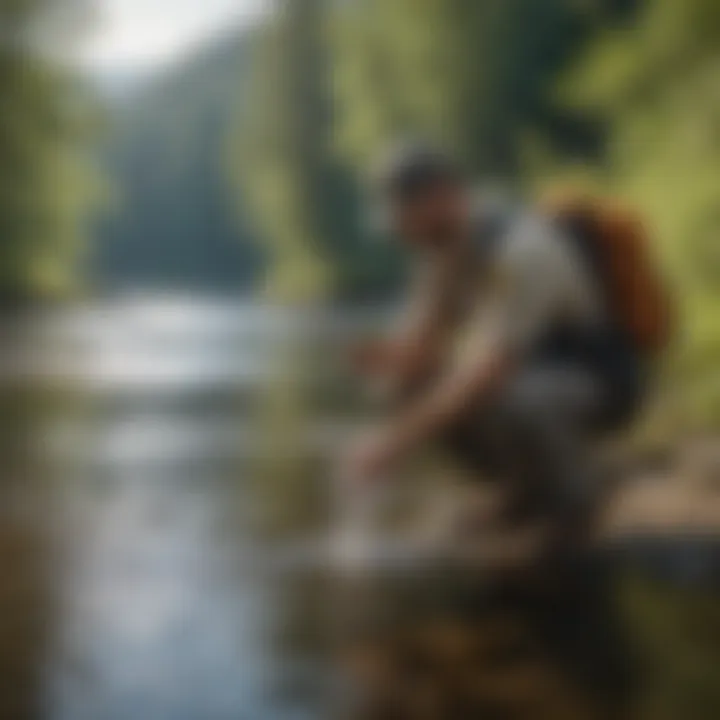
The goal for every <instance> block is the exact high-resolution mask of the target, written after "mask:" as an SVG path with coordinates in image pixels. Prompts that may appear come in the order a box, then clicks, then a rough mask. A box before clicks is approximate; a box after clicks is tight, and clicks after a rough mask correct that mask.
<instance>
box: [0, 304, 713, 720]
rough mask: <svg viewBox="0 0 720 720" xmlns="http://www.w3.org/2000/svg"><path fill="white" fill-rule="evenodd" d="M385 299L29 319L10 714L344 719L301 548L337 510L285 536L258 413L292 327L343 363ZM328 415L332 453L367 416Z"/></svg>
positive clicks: (18, 460)
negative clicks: (362, 303) (349, 312)
mask: <svg viewBox="0 0 720 720" xmlns="http://www.w3.org/2000/svg"><path fill="white" fill-rule="evenodd" d="M372 315H373V314H369V315H367V316H365V317H361V316H358V317H354V318H352V319H350V318H347V317H343V318H338V317H332V316H329V317H325V318H323V319H322V321H320V320H318V319H317V318H311V317H309V316H307V315H297V314H295V315H292V316H288V314H286V313H281V312H278V311H273V310H268V309H263V308H259V307H254V306H251V305H246V304H239V303H230V302H217V301H212V302H211V301H203V302H200V301H197V300H193V301H189V300H180V299H165V300H158V299H150V298H135V299H127V300H118V301H114V302H108V303H106V304H104V305H100V306H96V307H93V308H90V309H80V310H74V311H70V312H66V313H62V314H60V315H57V314H55V315H54V316H52V317H51V318H49V319H45V320H44V321H43V322H42V323H41V322H39V321H37V322H34V323H33V325H32V327H31V332H30V333H29V334H30V335H31V337H30V338H28V337H26V336H27V335H28V333H27V332H26V333H24V334H23V342H24V343H25V344H24V345H23V348H24V350H26V351H27V350H28V349H29V352H23V353H20V357H21V359H20V361H18V360H17V358H16V359H15V360H16V363H15V364H16V365H19V367H15V368H14V371H15V372H16V373H17V374H18V375H19V376H20V377H22V378H23V380H22V386H21V387H22V388H24V389H23V390H19V391H18V392H22V393H25V395H24V396H23V398H22V399H21V400H19V401H18V400H17V399H16V398H14V396H13V393H6V395H7V396H8V397H7V398H6V399H5V404H6V406H7V408H4V413H3V418H4V420H5V422H4V427H3V433H4V437H3V449H4V452H5V455H6V476H7V477H6V480H5V485H4V495H5V496H6V498H5V502H4V505H3V530H2V533H3V539H2V543H1V544H0V563H2V567H3V577H4V585H5V589H4V590H3V591H2V593H0V601H1V602H0V618H1V622H2V628H1V629H2V633H1V634H0V658H1V665H2V667H0V671H2V679H1V680H0V685H2V692H0V697H1V698H2V702H1V703H0V717H2V718H5V717H8V718H11V719H14V718H19V719H22V718H25V717H41V718H48V720H85V719H87V720H106V719H107V720H115V719H117V720H135V719H136V718H137V719H140V718H142V719H144V718H148V719H152V720H166V719H167V720H224V719H227V720H231V719H232V720H238V719H244V718H247V719H248V720H275V719H277V720H295V719H300V718H308V719H310V718H312V719H314V718H323V717H329V716H331V715H332V711H331V709H330V708H331V707H332V708H334V707H335V706H336V703H337V699H338V695H339V694H342V690H341V689H339V686H338V682H339V680H338V677H337V673H335V672H333V670H334V667H333V662H334V659H333V657H332V654H331V653H330V652H329V649H328V643H329V638H330V635H331V634H332V629H333V628H332V627H331V626H332V622H331V620H332V619H333V616H334V611H335V609H336V606H337V604H338V602H339V600H338V597H339V596H338V595H336V594H335V593H336V591H337V586H336V583H335V582H334V580H333V578H332V577H331V575H332V573H330V566H329V563H328V561H327V560H328V558H327V557H325V556H324V555H323V554H322V551H319V553H314V552H313V551H312V550H306V551H302V548H308V547H309V548H312V547H315V546H314V545H313V542H315V540H312V538H315V539H317V538H327V537H328V530H329V525H328V521H329V515H328V513H327V511H326V510H324V509H323V510H318V508H317V507H316V504H315V503H312V502H310V503H305V504H303V503H299V504H297V506H295V505H293V510H292V512H291V514H290V517H291V522H290V525H289V527H288V526H287V522H286V525H285V527H284V531H283V533H282V534H278V535H277V537H275V536H273V535H272V534H268V532H267V531H266V528H267V526H268V517H267V515H268V512H270V513H272V509H273V508H274V506H275V505H283V504H287V503H283V500H284V497H283V495H284V494H285V491H284V489H283V487H282V485H280V486H277V485H274V486H273V487H272V488H268V487H265V486H264V485H263V484H262V483H261V482H258V479H257V477H256V473H255V472H254V470H255V469H256V468H257V467H258V462H260V461H262V459H263V457H265V456H267V455H268V454H273V453H276V454H277V453H278V452H279V449H278V448H279V447H280V446H282V442H281V441H280V440H278V441H277V442H276V441H274V440H273V438H272V437H271V438H269V439H268V437H267V432H265V433H264V434H263V433H261V432H259V429H258V423H257V418H256V412H255V411H254V408H255V407H256V400H257V397H258V394H259V393H261V392H264V388H267V387H270V386H272V385H273V384H274V383H277V382H281V381H282V379H283V378H284V377H285V374H286V372H287V370H288V367H287V362H286V360H287V358H286V355H287V351H288V347H292V346H293V342H294V340H295V341H296V340H298V339H299V340H301V341H302V342H301V343H300V345H302V346H311V347H315V348H316V349H317V347H320V346H321V345H322V346H323V347H324V345H323V344H325V343H327V348H328V349H327V350H326V351H325V352H321V353H319V354H318V357H320V358H324V359H325V360H328V358H330V359H332V357H333V351H332V348H335V354H336V351H337V348H338V347H339V343H341V342H342V338H343V336H345V335H347V334H348V333H352V332H354V330H355V329H357V326H358V325H360V326H365V325H368V324H371V323H372V322H373V317H372ZM293 339H294V340H293ZM288 343H290V344H288ZM296 344H297V343H296ZM332 365H333V363H332V361H330V362H329V363H328V367H327V368H320V367H315V368H314V370H315V372H314V373H313V376H314V379H317V377H322V378H323V379H324V380H325V381H327V382H331V380H332V377H333V370H332ZM339 382H341V381H339ZM11 385H12V383H11ZM38 397H39V398H40V399H38ZM48 398H49V400H48ZM18 408H21V411H18ZM21 419H22V422H20V420H21ZM315 420H316V421H315V422H313V423H311V424H308V426H307V428H304V430H303V432H304V436H303V439H302V442H303V443H305V444H306V445H307V446H308V448H309V451H310V452H311V453H314V454H317V455H318V456H327V455H328V454H329V453H330V451H331V449H333V448H336V447H337V445H338V443H339V442H341V441H342V438H343V437H344V435H345V434H346V430H347V427H348V426H349V425H351V423H346V422H345V421H344V420H340V419H338V417H337V416H334V415H331V414H330V413H329V412H328V413H327V414H326V415H325V416H324V415H322V414H320V415H319V416H318V417H316V418H315ZM301 481H303V480H302V479H301V478H298V479H297V482H301ZM318 481H319V482H320V484H321V485H322V484H324V483H327V481H328V478H326V477H323V478H319V479H318ZM287 495H288V496H289V497H290V498H297V497H303V495H304V490H303V489H302V488H300V489H298V487H288V488H287ZM270 525H272V523H270ZM317 547H318V548H321V547H322V543H321V542H318V544H317ZM293 558H294V560H293ZM668 717H673V716H672V715H669V716H668ZM697 717H698V718H704V717H706V715H700V714H698V715H697ZM707 717H711V716H710V715H708V716H707Z"/></svg>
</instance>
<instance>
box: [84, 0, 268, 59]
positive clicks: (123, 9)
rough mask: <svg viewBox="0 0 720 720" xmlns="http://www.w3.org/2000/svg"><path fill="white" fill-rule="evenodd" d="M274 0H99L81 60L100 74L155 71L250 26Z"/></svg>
mask: <svg viewBox="0 0 720 720" xmlns="http://www.w3.org/2000/svg"><path fill="white" fill-rule="evenodd" d="M271 2H272V0H97V5H98V10H99V13H98V14H99V19H98V26H97V28H96V29H95V31H94V32H93V34H92V36H91V38H90V39H89V41H88V43H87V45H86V46H84V47H83V50H82V54H81V61H82V64H83V65H84V66H86V67H87V68H88V69H89V70H91V71H93V72H98V73H112V72H118V73H122V72H133V73H138V72H152V71H154V70H157V69H159V68H161V67H162V66H164V65H168V64H170V63H172V62H173V61H175V60H177V59H179V58H181V57H182V56H183V55H185V54H187V53H188V52H191V51H192V50H193V48H195V47H197V46H198V45H199V44H202V43H203V42H205V41H207V40H208V39H209V38H211V37H212V36H214V35H219V34H221V33H222V32H223V31H226V30H228V29H231V28H236V27H240V26H242V25H247V24H248V23H251V22H253V20H255V19H257V18H258V17H259V16H260V15H261V14H262V13H263V12H266V11H267V10H268V9H269V7H270V5H271Z"/></svg>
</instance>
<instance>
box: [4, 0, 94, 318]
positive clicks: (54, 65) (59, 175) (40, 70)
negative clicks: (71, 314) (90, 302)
mask: <svg viewBox="0 0 720 720" xmlns="http://www.w3.org/2000/svg"><path fill="white" fill-rule="evenodd" d="M78 10H79V6H78V5H77V4H76V3H71V2H69V0H68V2H60V1H58V2H51V0H2V2H0V27H1V28H2V29H3V33H2V36H1V38H0V237H2V244H1V245H0V301H1V302H3V303H4V304H5V305H7V304H15V303H18V302H24V301H27V300H31V299H34V298H37V297H39V296H46V295H53V294H57V293H61V292H65V291H67V290H68V289H69V287H70V286H71V285H72V283H73V282H74V280H75V277H74V276H75V271H76V268H77V263H78V258H79V252H80V250H81V248H82V247H83V243H84V241H85V239H86V238H85V234H86V230H87V227H86V221H87V210H88V205H89V203H90V200H91V197H92V195H93V191H94V188H95V187H96V183H95V182H94V178H93V177H92V176H91V174H90V170H89V168H90V164H89V163H88V162H87V161H86V159H87V145H86V139H87V137H88V134H89V132H90V130H91V126H92V110H91V108H92V102H91V100H90V97H89V95H88V93H87V92H86V91H85V90H84V89H83V88H82V87H81V86H80V84H79V83H77V82H76V81H75V79H74V78H73V77H72V74H71V73H70V71H69V70H67V69H66V67H67V66H66V65H65V64H63V63H62V62H60V57H59V53H60V48H59V45H58V40H57V38H56V37H55V35H54V34H53V32H52V31H53V29H57V31H58V33H60V31H61V30H62V31H63V33H64V32H66V31H67V30H68V28H69V27H71V26H74V25H75V22H76V21H77V17H78V16H77V15H75V13H76V12H77V11H78ZM70 13H73V14H72V17H73V18H74V20H73V23H70V24H68V22H67V21H68V18H70V17H71V15H70ZM48 38H52V43H51V42H50V41H49V40H48Z"/></svg>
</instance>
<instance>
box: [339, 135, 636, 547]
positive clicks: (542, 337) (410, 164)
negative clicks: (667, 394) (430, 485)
mask: <svg viewBox="0 0 720 720" xmlns="http://www.w3.org/2000/svg"><path fill="white" fill-rule="evenodd" d="M380 175H381V176H380V178H379V189H380V191H381V193H382V194H383V196H384V200H385V202H386V204H387V206H388V212H389V219H390V221H391V224H392V228H393V230H394V232H395V234H396V235H397V236H398V237H399V238H400V239H401V240H402V241H403V242H404V243H405V244H406V245H407V247H408V248H409V249H410V250H412V251H413V252H414V253H415V254H416V255H417V256H418V258H419V261H420V262H419V264H420V269H419V272H418V277H417V280H416V289H415V292H414V293H412V301H411V308H410V311H409V313H408V315H407V316H406V320H405V322H404V324H403V326H402V327H401V328H400V329H399V331H398V332H397V333H396V336H395V338H394V339H392V340H390V341H388V342H387V343H385V344H383V345H381V346H379V347H375V348H373V349H372V350H370V351H368V352H365V353H363V354H362V357H361V360H362V362H363V365H364V366H365V369H366V370H370V371H372V372H375V373H378V374H381V375H383V376H384V377H385V378H386V379H388V380H390V381H391V385H392V386H393V388H394V390H395V393H396V395H397V396H398V397H402V398H403V402H402V403H401V404H400V405H399V410H398V411H397V412H396V413H395V414H394V415H393V417H391V418H390V420H389V421H388V422H386V423H385V424H384V425H382V426H381V427H379V428H377V429H375V430H373V431H372V432H371V433H369V435H368V436H367V437H365V438H363V439H361V441H360V442H359V443H358V444H357V445H356V447H354V448H353V449H352V451H351V452H350V454H349V456H348V457H347V458H346V461H345V467H344V474H345V476H346V477H350V478H352V479H355V480H358V481H372V480H375V479H377V478H380V477H381V476H383V475H385V474H387V473H388V472H390V471H391V470H392V469H393V467H394V466H396V465H397V464H398V463H399V462H400V461H401V460H402V459H404V458H405V457H407V456H408V455H409V454H410V453H412V452H413V451H415V450H417V449H419V448H421V447H424V446H426V445H427V444H428V443H433V442H437V441H442V442H444V443H445V444H446V445H448V446H449V447H450V448H452V449H453V450H454V451H455V452H456V454H457V456H458V457H459V458H460V459H462V460H465V461H466V462H468V463H469V464H470V465H471V467H472V468H473V469H474V470H476V471H478V472H482V473H485V474H489V475H492V476H496V477H497V478H498V479H499V480H500V481H501V482H502V483H503V487H504V488H505V490H506V491H507V498H508V501H507V503H506V507H505V512H504V514H505V515H506V516H507V517H508V518H513V519H519V518H523V519H525V518H529V517H533V518H535V519H540V520H542V521H543V522H545V523H546V524H547V526H548V527H549V528H551V534H552V540H551V542H552V543H553V544H559V545H562V544H563V543H567V541H568V540H569V539H570V537H577V535H578V534H579V533H583V532H585V531H586V530H587V529H588V523H589V520H590V514H591V512H592V510H593V508H594V506H595V504H596V503H595V498H596V493H597V492H598V490H599V487H598V485H599V480H598V478H597V477H596V475H597V473H596V471H595V470H594V466H593V463H592V462H591V461H589V459H588V450H589V449H590V448H591V446H592V442H593V440H594V438H595V436H596V432H597V431H598V429H599V428H601V427H603V426H608V425H609V424H611V423H612V424H614V425H615V426H617V425H618V424H619V422H620V421H625V420H627V419H628V418H629V417H630V416H631V415H632V411H633V410H634V409H635V408H636V407H637V404H638V401H639V399H640V397H641V395H642V385H643V377H644V368H643V367H642V365H641V363H640V361H639V358H638V357H637V355H636V354H635V353H634V352H633V351H632V348H630V346H629V344H628V343H627V342H626V341H625V339H624V336H623V335H622V333H620V332H618V331H617V328H616V324H615V323H614V322H613V321H612V319H611V317H610V314H609V311H608V307H607V303H606V299H605V297H604V294H603V292H602V291H601V289H600V288H599V284H598V282H597V278H596V277H595V275H594V273H593V269H592V267H591V266H590V265H591V263H589V262H588V259H587V258H586V257H584V256H583V253H582V252H580V251H579V250H578V246H577V244H576V243H575V242H574V241H573V238H572V237H571V232H569V231H568V230H567V229H566V228H564V227H562V226H561V225H560V224H559V223H556V222H554V221H553V220H552V219H551V218H550V217H549V216H547V217H546V216H545V215H544V214H543V213H542V212H540V211H537V210H535V209H533V208H527V207H511V206H508V207H501V206H496V207H493V206H492V204H489V203H487V202H485V203H483V202H482V201H481V202H478V201H477V199H476V198H475V196H474V193H473V192H472V190H471V188H470V186H469V184H468V183H467V182H466V180H465V178H464V177H463V175H462V173H461V172H460V171H459V169H458V168H457V166H455V164H454V163H453V162H452V161H451V160H450V159H449V158H448V157H446V156H445V155H443V154H442V153H440V152H437V151H435V150H433V149H431V148H425V147H408V148H403V149H401V150H400V151H398V152H396V153H394V154H393V156H392V157H391V158H390V160H389V161H388V162H387V163H386V164H385V165H384V168H383V171H382V172H381V173H380ZM460 339H461V340H460Z"/></svg>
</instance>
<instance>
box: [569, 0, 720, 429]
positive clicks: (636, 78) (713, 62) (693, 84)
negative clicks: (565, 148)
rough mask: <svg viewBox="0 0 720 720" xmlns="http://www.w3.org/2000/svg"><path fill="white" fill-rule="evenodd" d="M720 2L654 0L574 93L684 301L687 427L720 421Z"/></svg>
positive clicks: (612, 40) (582, 67)
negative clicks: (600, 131) (597, 124)
mask: <svg viewBox="0 0 720 720" xmlns="http://www.w3.org/2000/svg"><path fill="white" fill-rule="evenodd" d="M718 67H720V5H718V3H717V2H715V0H684V2H681V3H678V2H675V1H674V0H648V2H647V3H645V4H644V6H643V9H642V12H641V13H640V15H639V17H638V18H637V22H636V23H634V24H633V25H632V26H629V27H624V28H620V29H614V30H612V31H608V32H607V33H605V34H604V35H603V36H602V37H601V38H600V39H599V40H598V42H597V44H596V45H595V46H594V47H593V48H592V50H591V51H590V52H589V53H588V54H587V57H586V58H585V60H584V61H583V62H582V63H580V64H579V65H578V67H577V69H576V70H575V72H574V73H573V74H572V75H571V76H570V77H569V78H568V80H567V81H566V83H565V84H564V86H563V88H562V93H561V95H562V97H563V98H564V99H565V100H566V101H567V102H568V103H570V104H571V106H572V108H573V110H575V111H580V112H582V113H584V114H586V115H590V116H593V117H596V118H602V119H603V121H604V122H606V123H608V125H609V128H610V143H609V147H608V153H607V156H606V158H605V166H604V170H603V182H604V183H605V184H606V185H607V186H608V187H609V188H611V189H612V190H613V191H614V192H615V193H616V194H618V195H620V196H623V197H625V198H628V199H630V200H632V201H634V202H635V203H637V205H638V206H639V207H640V208H642V209H644V210H645V212H646V214H647V217H648V218H649V219H650V221H651V223H652V226H653V229H654V232H655V235H656V237H657V238H658V250H659V255H660V257H661V258H662V260H663V263H664V266H665V269H666V272H667V274H668V277H669V278H670V280H671V281H672V284H673V286H674V288H675V289H676V294H677V298H678V304H679V307H680V316H681V333H680V337H679V338H678V339H679V343H678V348H677V352H676V353H675V356H674V358H673V362H672V368H671V377H672V380H673V381H674V389H675V392H676V394H678V395H681V396H682V405H683V406H684V407H683V408H682V410H681V412H682V414H683V417H684V419H685V420H686V421H692V422H693V423H694V422H697V423H700V424H702V423H704V422H707V421H717V420H718V419H720V375H718V372H717V369H716V368H717V358H718V353H719V352H720V315H718V312H717V307H718V302H719V301H720V270H718V268H720V255H718V243H717V237H718V234H719V233H720V212H718V208H719V207H720V130H719V128H720V94H718V92H717V72H718Z"/></svg>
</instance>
